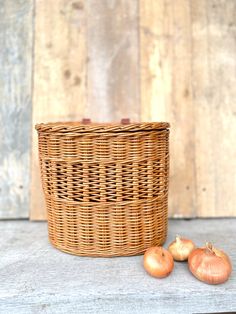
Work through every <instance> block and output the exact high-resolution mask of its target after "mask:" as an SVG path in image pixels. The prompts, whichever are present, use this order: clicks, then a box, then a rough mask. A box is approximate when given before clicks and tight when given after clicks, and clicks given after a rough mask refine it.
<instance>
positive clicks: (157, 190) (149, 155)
mask: <svg viewBox="0 0 236 314" xmlns="http://www.w3.org/2000/svg"><path fill="white" fill-rule="evenodd" d="M36 129H37V131H38V136H39V159H40V168H41V176H42V183H43V189H44V194H45V199H46V205H47V214H48V230H49V239H50V241H51V243H52V244H53V245H54V246H55V247H57V248H58V249H60V250H62V251H65V252H68V253H72V254H76V255H86V256H126V255H136V254H141V253H142V252H144V251H145V249H147V248H148V247H150V246H152V245H160V244H162V243H163V242H164V241H165V239H166V234H167V200H168V178H169V176H168V172H169V144H168V140H169V124H168V123H164V122H163V123H162V122H159V123H158V122H155V123H130V124H83V123H79V122H64V123H48V124H37V125H36Z"/></svg>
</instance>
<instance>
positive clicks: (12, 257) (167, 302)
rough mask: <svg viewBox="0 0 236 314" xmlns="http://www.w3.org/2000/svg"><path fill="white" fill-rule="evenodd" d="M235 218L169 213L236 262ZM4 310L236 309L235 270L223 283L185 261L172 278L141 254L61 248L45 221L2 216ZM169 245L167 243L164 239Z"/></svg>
mask: <svg viewBox="0 0 236 314" xmlns="http://www.w3.org/2000/svg"><path fill="white" fill-rule="evenodd" d="M235 230H236V219H208V220H190V221H187V220H170V222H169V236H168V240H167V242H166V245H167V244H168V243H169V242H170V241H171V240H172V239H173V237H174V235H175V234H176V233H178V234H181V235H183V236H188V237H190V238H192V239H193V240H194V241H195V242H196V244H197V245H199V246H200V245H202V244H203V243H204V242H205V241H206V240H208V241H209V240H210V241H212V242H213V243H214V244H215V245H216V246H217V247H219V248H222V249H224V250H225V251H226V252H227V253H228V254H229V255H230V256H231V258H232V260H233V266H234V268H235V264H236V252H235V249H236V242H235ZM0 234H1V237H0V278H1V284H0V313H4V314H7V313H17V314H21V313H22V314H23V313H24V314H25V313H53V314H54V313H147V314H152V313H161V314H165V313H210V312H227V311H228V312H230V311H231V312H233V311H235V312H236V275H235V272H233V273H232V276H231V278H230V280H229V281H228V282H227V283H225V284H223V285H218V286H210V285H207V284H204V283H202V282H200V281H198V280H196V279H195V278H194V277H193V276H192V275H191V274H190V273H189V271H188V268H187V265H186V264H185V263H175V269H174V272H173V273H172V274H171V275H170V276H169V277H168V278H166V279H155V278H152V277H150V276H148V275H147V274H146V272H145V271H144V269H143V267H142V256H135V257H121V258H106V259H105V258H87V257H77V256H72V255H69V254H65V253H62V252H60V251H58V250H57V249H54V248H53V247H52V246H51V245H50V244H49V243H48V239H47V226H46V223H44V222H29V221H5V222H4V221H1V222H0ZM166 245H165V246H166Z"/></svg>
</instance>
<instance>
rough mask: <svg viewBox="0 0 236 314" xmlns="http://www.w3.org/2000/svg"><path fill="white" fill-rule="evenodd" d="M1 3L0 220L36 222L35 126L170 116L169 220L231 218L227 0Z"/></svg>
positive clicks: (234, 45) (235, 138)
mask: <svg viewBox="0 0 236 314" xmlns="http://www.w3.org/2000/svg"><path fill="white" fill-rule="evenodd" d="M0 4H1V7H0V126H1V133H0V218H19V217H28V216H29V211H30V217H31V219H44V218H45V204H44V200H43V197H42V191H41V184H40V178H39V170H38V156H37V136H36V132H35V130H34V125H35V123H37V122H43V121H57V120H61V121H62V120H80V119H81V118H83V117H90V118H91V119H92V120H93V121H118V120H120V119H121V118H123V117H130V118H131V120H132V121H161V120H162V121H169V122H170V123H171V143H170V148H171V149H170V150H171V174H170V198H169V213H170V216H173V217H213V216H235V215H236V209H235V204H236V161H235V160H236V88H235V86H236V40H235V38H236V1H235V0H194V1H192V0H175V1H172V0H87V1H86V0H81V1H71V0H35V1H34V0H0ZM31 139H32V140H31Z"/></svg>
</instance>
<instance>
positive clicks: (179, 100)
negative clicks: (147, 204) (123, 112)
mask: <svg viewBox="0 0 236 314" xmlns="http://www.w3.org/2000/svg"><path fill="white" fill-rule="evenodd" d="M235 12H236V3H235V1H233V0H229V1H224V0H221V1H215V0H210V1H203V0H197V1H190V0H177V1H167V0H163V1H142V0H141V1H140V30H141V33H140V34H141V35H140V49H141V50H140V55H141V69H142V71H141V74H142V75H141V103H142V104H141V106H142V119H143V120H168V121H170V123H171V126H172V128H171V131H172V133H171V142H170V152H171V178H170V181H171V182H170V206H169V208H170V215H171V216H174V217H176V216H186V217H187V216H190V217H191V216H200V217H201V216H202V217H204V216H205V217H206V216H212V217H214V216H232V215H235V209H234V204H235V201H236V194H235V193H234V191H235V190H236V180H235V177H236V166H235V162H234V160H235V158H236V145H234V144H233V143H234V141H235V136H236V123H235V112H236V104H235V101H234V99H235V96H236V94H235V93H236V91H235V88H234V86H235V83H236V77H235V68H236V61H235V50H236V44H235V40H234V38H235V29H236V28H235V23H236V22H235V21H236V19H235Z"/></svg>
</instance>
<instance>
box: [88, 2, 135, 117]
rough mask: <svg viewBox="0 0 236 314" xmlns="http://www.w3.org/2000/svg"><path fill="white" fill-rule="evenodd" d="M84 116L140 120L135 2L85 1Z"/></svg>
mask: <svg viewBox="0 0 236 314" xmlns="http://www.w3.org/2000/svg"><path fill="white" fill-rule="evenodd" d="M87 25H88V38H87V40H88V59H89V63H88V107H87V111H86V112H87V116H89V117H91V118H92V119H94V120H96V121H99V122H102V121H119V120H120V119H121V118H127V117H128V118H130V119H131V121H139V120H140V103H139V47H138V1H136V0H135V1H126V0H119V1H118V0H112V1H110V0H104V1H97V0H88V19H87Z"/></svg>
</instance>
